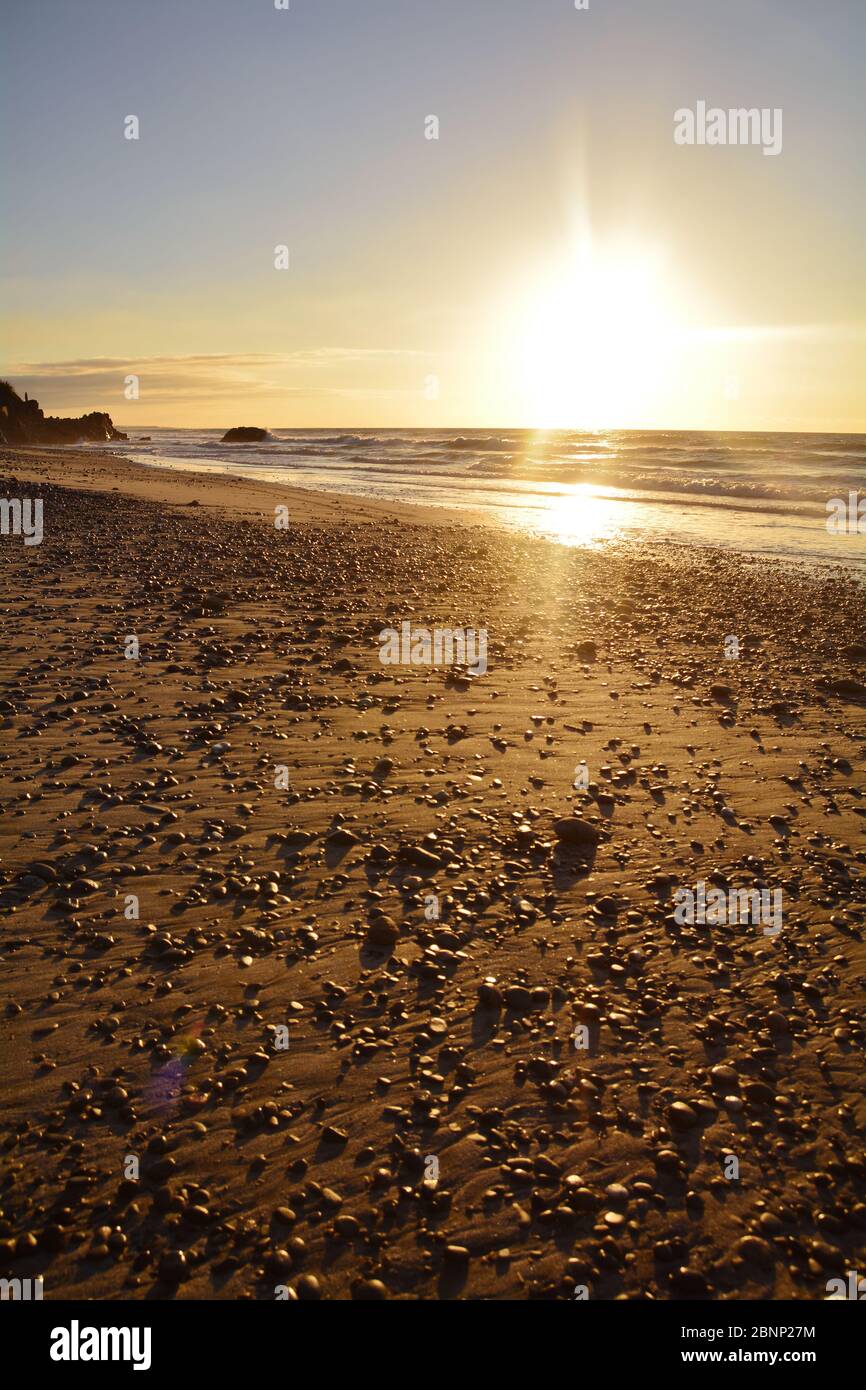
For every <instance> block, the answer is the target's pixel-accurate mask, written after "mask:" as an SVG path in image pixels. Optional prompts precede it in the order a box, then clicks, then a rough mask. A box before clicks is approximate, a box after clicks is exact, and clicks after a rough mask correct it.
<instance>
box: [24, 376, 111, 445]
mask: <svg viewBox="0 0 866 1390" xmlns="http://www.w3.org/2000/svg"><path fill="white" fill-rule="evenodd" d="M126 438H127V436H126V435H125V434H124V433H123V431H122V430H116V429H115V428H114V425H113V424H112V422H111V416H110V415H106V414H105V413H104V412H103V411H100V410H92V411H90V413H89V414H88V415H81V416H79V417H78V419H77V420H69V419H63V418H62V417H61V416H59V415H46V414H45V413H44V411H42V410H40V409H39V402H38V401H30V400H27V398H26V396H25V398H24V399H23V400H22V399H21V397H20V396H19V394H18V392H17V391H16V390H15V387H14V386H11V385H10V383H9V382H8V381H0V444H78V443H79V442H80V441H81V440H93V441H94V442H96V443H99V444H104V443H105V442H106V441H107V440H110V439H126Z"/></svg>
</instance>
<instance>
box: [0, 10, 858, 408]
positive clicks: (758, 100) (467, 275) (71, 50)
mask: <svg viewBox="0 0 866 1390" xmlns="http://www.w3.org/2000/svg"><path fill="white" fill-rule="evenodd" d="M0 9H2V17H3V25H2V29H3V44H2V51H0V171H2V188H3V192H2V193H0V200H2V201H0V250H2V260H0V310H2V322H0V374H2V375H4V376H8V377H9V378H10V379H11V380H12V381H13V382H14V384H15V385H16V386H17V387H18V388H19V389H20V390H22V391H23V390H25V389H26V390H28V391H29V392H30V394H31V395H36V396H37V397H38V398H39V400H40V403H41V404H42V406H43V408H44V409H45V410H46V413H52V414H78V413H81V412H84V411H87V410H93V409H98V410H107V411H109V412H110V413H111V415H112V416H113V418H114V419H115V421H116V422H117V423H119V424H120V425H121V426H122V427H124V428H132V429H135V428H138V427H147V426H159V425H165V426H170V425H177V426H195V427H200V428H214V429H223V428H228V427H229V426H232V425H240V424H253V425H264V426H266V427H268V428H281V427H282V428H289V427H295V426H296V427H301V428H303V427H316V426H319V427H323V428H329V427H332V426H334V427H358V428H360V427H383V426H392V427H398V426H419V427H437V426H440V427H442V428H452V427H461V426H462V427H467V428H470V427H480V428H486V427H493V428H495V427H516V426H523V427H526V428H531V429H535V428H540V429H543V428H550V427H570V428H614V427H621V428H630V427H640V428H659V429H676V428H683V429H707V430H713V431H715V430H722V429H773V430H795V431H803V430H819V431H824V430H838V431H866V391H864V389H863V383H864V381H866V273H864V254H863V227H864V223H866V216H864V214H866V178H864V167H866V160H864V148H866V98H864V95H863V93H864V84H863V76H862V75H863V72H864V71H866V4H864V3H863V0H821V2H820V3H815V0H726V2H725V3H718V0H655V2H654V3H650V2H649V0H588V8H587V9H583V10H578V9H577V8H576V7H575V4H574V0H471V3H470V2H469V0H290V7H289V8H288V9H277V8H276V5H275V3H274V0H146V3H144V2H143V0H27V3H21V2H20V0H18V2H16V0H0ZM699 102H704V103H706V106H707V107H709V108H721V109H722V110H724V111H727V110H729V109H732V108H743V107H745V108H758V109H766V110H767V111H768V112H773V111H776V110H780V111H781V113H782V117H781V127H780V128H781V133H782V141H781V146H782V147H781V150H780V151H779V152H778V153H777V154H775V155H773V154H769V155H768V154H765V153H764V150H763V148H762V147H761V146H760V145H755V144H740V145H735V144H726V145H719V144H703V145H700V144H690V145H683V144H678V143H676V141H675V139H674V131H675V125H676V120H675V113H676V112H677V111H681V110H683V109H693V110H696V109H697V104H698V103H699ZM129 116H135V117H136V118H137V120H138V125H139V129H138V135H139V138H138V139H137V140H131V139H127V138H125V130H126V129H129V123H128V121H127V118H128V117H129ZM431 117H435V119H436V122H438V130H436V128H435V124H434V123H433V122H431V120H430V118H431ZM433 133H436V134H438V138H435V139H433V138H427V137H428V135H430V134H433ZM277 247H286V248H287V251H288V268H287V269H283V268H278V266H277V264H276V262H277V260H278V259H279V253H277V252H276V248H277ZM130 378H134V380H130ZM136 392H137V397H136V394H135V393H136Z"/></svg>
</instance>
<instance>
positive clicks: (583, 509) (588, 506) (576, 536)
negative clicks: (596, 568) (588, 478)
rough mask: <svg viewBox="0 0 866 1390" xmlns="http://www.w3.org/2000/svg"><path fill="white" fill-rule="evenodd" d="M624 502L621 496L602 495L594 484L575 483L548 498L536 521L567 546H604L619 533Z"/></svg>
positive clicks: (541, 527)
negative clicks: (604, 543) (595, 490)
mask: <svg viewBox="0 0 866 1390" xmlns="http://www.w3.org/2000/svg"><path fill="white" fill-rule="evenodd" d="M623 505H624V504H623V503H622V502H621V501H620V500H619V499H618V498H615V497H599V496H598V495H597V493H596V492H594V490H593V487H592V485H591V484H590V483H575V484H574V486H573V487H570V488H569V489H568V490H567V491H565V492H562V493H560V494H557V495H556V496H555V497H550V498H549V499H548V502H547V506H546V508H545V510H544V511H542V512H537V513H536V515H535V524H536V526H537V527H538V528H539V529H540V530H542V531H543V532H544V534H545V535H548V536H553V537H555V538H556V540H558V541H560V542H561V543H562V544H563V545H589V546H593V545H601V544H602V543H603V542H604V541H610V540H614V539H615V538H616V537H617V536H619V534H620V532H621V530H622V520H623V517H622V509H623Z"/></svg>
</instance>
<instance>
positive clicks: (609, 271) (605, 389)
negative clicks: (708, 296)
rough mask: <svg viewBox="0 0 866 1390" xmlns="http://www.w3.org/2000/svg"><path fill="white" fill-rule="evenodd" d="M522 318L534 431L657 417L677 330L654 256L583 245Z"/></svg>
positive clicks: (522, 364) (523, 372)
mask: <svg viewBox="0 0 866 1390" xmlns="http://www.w3.org/2000/svg"><path fill="white" fill-rule="evenodd" d="M523 312H524V324H523V328H522V330H519V337H520V348H519V362H518V372H519V376H520V380H521V384H522V387H523V393H524V395H525V399H526V403H527V409H528V412H529V413H530V415H531V417H532V421H533V424H534V425H535V426H536V427H537V428H539V429H567V428H575V429H581V428H582V429H600V428H605V427H619V428H627V427H628V426H629V425H635V424H639V423H640V422H641V420H642V419H643V418H646V415H647V414H648V413H650V414H651V413H652V412H653V407H654V403H655V398H656V393H657V391H658V388H659V385H660V384H661V383H662V381H663V379H664V373H665V366H666V360H667V358H668V355H669V350H670V348H671V346H672V343H673V340H674V336H675V332H676V328H677V322H678V314H677V306H676V302H675V299H674V296H673V293H672V290H671V287H670V285H669V284H668V282H667V279H666V276H665V274H664V268H663V265H662V263H661V261H660V258H659V257H658V256H657V255H656V254H654V253H651V252H648V251H646V250H642V249H613V250H610V251H606V252H600V251H597V250H596V249H595V248H594V247H593V246H592V244H591V243H590V242H586V243H584V244H583V245H582V246H580V247H579V248H578V250H577V251H576V252H575V253H574V254H573V255H572V257H571V258H570V259H569V261H567V262H566V263H564V264H563V265H561V266H559V267H558V268H557V269H556V270H555V271H554V272H553V273H552V274H550V275H549V276H548V277H546V278H545V280H544V281H543V283H542V284H540V285H538V286H537V287H536V288H535V289H534V290H533V292H532V293H531V295H530V296H529V299H528V302H527V303H526V307H525V310H524V311H523Z"/></svg>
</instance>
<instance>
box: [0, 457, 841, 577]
mask: <svg viewBox="0 0 866 1390" xmlns="http://www.w3.org/2000/svg"><path fill="white" fill-rule="evenodd" d="M223 467H224V466H223V465H220V464H216V465H213V468H214V469H215V470H218V471H211V465H204V466H203V468H202V469H201V470H200V469H196V468H190V469H184V468H182V467H180V466H178V467H174V466H171V467H169V466H167V465H162V464H159V463H149V462H144V461H138V460H137V461H135V462H133V461H131V460H128V459H127V457H126V456H125V455H123V454H114V453H111V452H110V450H109V449H108V448H105V449H102V448H100V447H99V446H94V447H89V448H87V449H67V448H63V447H61V446H58V447H56V448H45V447H39V446H34V447H32V448H29V447H28V448H16V449H12V448H9V447H2V446H0V472H7V473H10V474H11V475H12V476H15V477H19V478H21V479H22V480H24V481H33V482H40V483H50V484H53V485H55V486H60V487H63V486H70V487H71V486H77V487H84V488H85V489H87V490H94V491H100V492H102V491H121V492H123V493H124V494H125V495H128V496H137V497H141V498H142V499H145V500H150V501H165V502H166V504H167V505H172V506H190V505H195V506H197V507H198V506H201V507H204V508H205V509H206V510H211V511H213V512H214V513H215V514H217V515H221V516H230V515H238V516H246V517H247V518H248V519H253V518H255V519H258V520H260V521H262V522H263V523H265V522H267V521H268V520H269V518H270V517H272V516H273V514H274V508H275V507H277V506H281V505H288V506H289V507H290V517H291V516H296V519H297V521H298V522H300V523H312V524H315V525H322V524H329V523H331V522H333V521H336V520H337V519H346V518H347V517H348V519H351V520H353V521H358V522H365V523H371V524H372V523H377V522H384V521H388V522H389V523H393V522H401V523H403V524H406V525H438V526H454V527H457V528H459V529H464V530H466V529H472V530H477V529H478V528H481V529H483V530H484V531H488V532H491V533H492V534H494V535H497V534H499V535H503V534H504V535H511V536H515V535H516V536H524V537H525V538H526V539H528V540H531V541H535V542H537V543H539V544H543V545H546V544H553V545H559V546H563V547H565V548H571V547H572V546H573V547H574V548H575V549H578V550H581V549H584V548H592V549H601V550H604V549H607V550H617V549H619V548H626V549H631V550H638V549H640V548H643V547H649V548H665V549H672V550H673V551H675V552H679V551H682V552H684V553H685V554H689V553H690V552H693V551H694V552H697V553H704V554H706V555H708V556H712V555H715V554H723V555H731V556H739V557H740V558H742V559H743V560H745V561H754V562H758V563H762V564H768V565H771V566H772V565H781V566H783V567H786V568H792V569H794V570H796V571H798V572H802V573H804V574H816V575H817V576H819V577H820V576H830V575H833V574H838V573H843V574H844V575H845V576H846V577H850V578H853V579H854V580H855V581H856V582H858V583H861V584H866V561H864V559H863V558H861V557H853V556H852V557H851V559H850V560H845V559H842V560H840V559H838V558H832V557H827V558H819V557H815V556H812V555H804V556H796V555H788V554H785V553H773V552H769V553H765V552H753V551H750V550H748V549H745V548H743V549H738V548H737V547H736V546H734V545H728V544H725V543H721V544H711V543H709V542H707V541H703V540H701V539H699V538H697V539H696V538H691V537H688V538H686V539H683V540H680V539H676V538H675V537H670V536H666V537H665V538H664V539H661V538H658V537H642V536H616V537H613V538H611V539H606V538H601V539H599V540H597V541H591V542H587V543H585V544H582V543H580V542H571V541H568V540H563V539H558V538H555V537H553V536H551V535H550V534H549V533H548V532H545V531H544V530H543V528H542V527H540V526H538V527H531V526H528V525H527V526H522V525H518V524H508V523H507V522H506V521H504V520H500V521H497V520H496V519H495V517H494V516H492V515H491V512H490V511H489V510H479V509H473V508H472V507H469V506H466V507H464V506H462V505H461V506H455V505H449V504H448V503H447V502H442V503H436V504H427V503H423V502H397V501H391V500H389V499H384V498H367V497H360V496H358V495H357V494H355V493H351V492H346V493H343V492H339V491H331V490H327V491H325V490H319V489H316V488H312V487H310V488H304V487H298V486H296V485H293V484H282V483H276V482H268V481H265V480H262V479H259V478H249V477H245V476H242V475H238V474H233V473H229V472H224V471H222V469H223ZM602 500H606V499H604V498H602ZM616 500H617V501H619V499H616ZM626 500H628V501H634V502H635V504H636V505H637V506H640V505H641V504H642V503H644V504H645V502H644V499H642V498H640V497H636V498H634V499H631V498H630V499H626ZM665 505H666V506H669V507H670V508H671V510H673V506H674V504H673V503H672V502H670V503H666V504H665ZM683 505H685V506H696V507H703V508H705V509H706V510H708V511H711V510H719V511H722V512H724V511H731V512H733V511H736V510H738V509H737V508H736V507H735V506H734V505H732V504H731V505H725V504H721V505H718V506H717V505H716V504H711V503H709V502H707V501H703V500H701V499H699V498H692V497H688V498H684V499H683ZM292 507H294V508H296V512H292V511H291V508H292ZM762 515H772V513H762ZM804 515H805V513H804Z"/></svg>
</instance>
